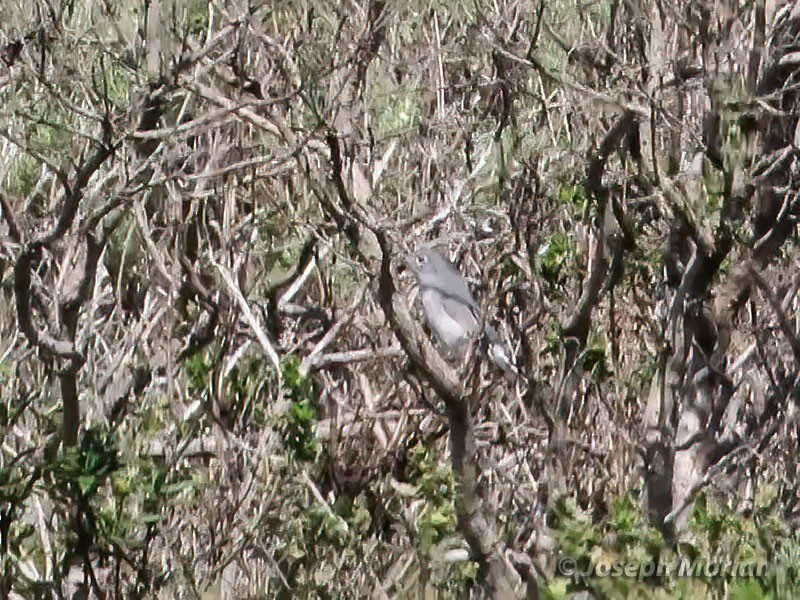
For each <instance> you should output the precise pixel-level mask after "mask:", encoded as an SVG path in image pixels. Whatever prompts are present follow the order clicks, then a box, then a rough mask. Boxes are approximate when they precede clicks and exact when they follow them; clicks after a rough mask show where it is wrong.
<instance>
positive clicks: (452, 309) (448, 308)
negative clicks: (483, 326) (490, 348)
mask: <svg viewBox="0 0 800 600" xmlns="http://www.w3.org/2000/svg"><path fill="white" fill-rule="evenodd" d="M440 301H441V304H442V308H443V309H444V311H445V312H446V313H447V314H448V316H449V317H450V318H451V319H453V320H455V321H457V322H458V323H460V324H461V326H462V327H463V328H464V330H465V331H466V332H467V333H468V334H469V335H472V334H473V333H475V330H476V329H477V328H478V317H477V314H476V311H475V310H474V308H473V306H470V305H468V304H465V303H464V301H463V300H462V299H461V298H459V297H455V296H445V295H442V296H441V299H440ZM473 304H474V303H473ZM475 308H477V307H475Z"/></svg>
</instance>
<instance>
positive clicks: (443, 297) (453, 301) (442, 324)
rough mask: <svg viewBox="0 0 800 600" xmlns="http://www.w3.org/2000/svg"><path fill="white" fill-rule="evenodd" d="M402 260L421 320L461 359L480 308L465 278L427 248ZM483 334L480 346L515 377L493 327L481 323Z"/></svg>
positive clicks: (472, 334) (475, 327)
mask: <svg viewBox="0 0 800 600" xmlns="http://www.w3.org/2000/svg"><path fill="white" fill-rule="evenodd" d="M406 264H407V265H408V268H409V269H410V270H411V272H412V273H414V276H415V277H416V279H417V285H419V289H420V295H421V296H422V308H423V310H424V312H425V320H426V321H427V322H428V325H429V326H430V328H431V329H432V330H433V331H434V333H435V334H436V336H437V337H438V338H439V339H440V340H441V341H442V343H443V344H444V345H445V346H446V347H447V349H448V350H449V351H450V352H452V353H453V354H454V355H456V356H458V357H459V358H460V359H462V360H463V358H464V356H465V355H466V353H467V349H468V348H469V344H470V342H471V340H472V339H473V338H474V337H475V335H476V334H477V333H478V328H479V327H480V326H481V318H480V308H479V307H478V305H477V304H476V303H475V300H474V299H473V298H472V294H471V293H470V291H469V288H468V287H467V282H466V281H465V280H464V278H463V277H462V276H461V273H459V272H458V269H456V267H455V266H453V264H452V263H451V262H450V261H449V260H447V259H446V258H445V257H444V256H442V255H441V254H439V253H438V252H437V251H436V250H433V249H431V248H423V249H422V250H419V251H418V252H415V253H414V254H413V255H412V256H411V257H409V258H408V260H407V261H406ZM483 334H484V335H483V339H482V340H481V344H480V346H481V348H483V349H484V350H485V352H486V354H487V356H488V357H489V358H490V359H491V361H492V362H493V363H494V364H495V365H497V366H498V367H500V369H502V371H503V373H504V374H505V375H506V377H507V378H508V379H509V380H513V379H514V378H516V370H515V369H514V366H513V365H512V363H511V359H510V357H509V352H508V350H507V349H506V347H505V345H504V344H503V341H502V340H501V339H500V336H499V335H498V333H497V331H496V330H495V329H494V327H492V326H491V325H489V324H485V325H484V328H483Z"/></svg>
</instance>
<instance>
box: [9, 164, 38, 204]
mask: <svg viewBox="0 0 800 600" xmlns="http://www.w3.org/2000/svg"><path fill="white" fill-rule="evenodd" d="M41 170H42V164H41V162H40V161H39V160H38V159H36V158H33V157H32V156H30V155H28V154H18V155H17V157H16V158H15V159H14V162H13V164H12V166H11V168H10V169H9V170H8V175H7V180H6V186H7V189H8V191H9V192H11V193H12V194H16V195H18V196H22V197H25V196H27V195H28V194H30V193H31V192H32V191H33V188H34V187H35V186H36V182H37V181H39V175H40V174H41Z"/></svg>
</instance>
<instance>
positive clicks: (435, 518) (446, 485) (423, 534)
mask: <svg viewBox="0 0 800 600" xmlns="http://www.w3.org/2000/svg"><path fill="white" fill-rule="evenodd" d="M409 459H410V467H411V480H412V481H413V482H414V486H415V492H416V495H418V496H420V497H422V498H424V499H425V500H426V505H425V508H424V509H423V511H422V513H421V514H420V516H419V520H418V522H417V528H418V531H419V550H420V552H421V553H422V554H423V556H427V555H429V554H430V553H431V552H432V551H433V549H434V547H435V546H436V545H437V544H439V543H440V542H441V541H442V540H444V539H445V538H446V537H447V536H448V535H452V534H453V533H454V532H455V525H456V512H455V480H454V478H453V471H452V469H451V468H450V467H449V465H447V464H446V463H444V462H443V460H442V457H441V456H440V455H439V454H438V453H437V452H434V451H433V450H432V449H431V448H428V447H426V446H421V445H420V446H415V447H414V448H413V449H412V450H411V452H410V456H409Z"/></svg>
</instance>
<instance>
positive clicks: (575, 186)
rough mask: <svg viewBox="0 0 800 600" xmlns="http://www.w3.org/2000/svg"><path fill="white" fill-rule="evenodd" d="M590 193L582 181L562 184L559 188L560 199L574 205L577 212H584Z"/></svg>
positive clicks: (561, 201)
mask: <svg viewBox="0 0 800 600" xmlns="http://www.w3.org/2000/svg"><path fill="white" fill-rule="evenodd" d="M588 199H589V195H588V193H587V192H586V187H584V185H583V184H582V183H572V184H566V185H562V186H561V188H559V190H558V201H559V202H560V203H561V204H566V205H568V206H571V207H573V208H574V209H575V210H576V211H577V212H583V211H584V209H585V208H586V202H587V201H588Z"/></svg>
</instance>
